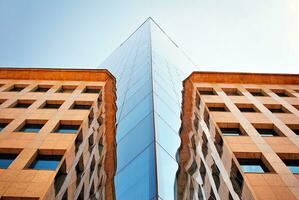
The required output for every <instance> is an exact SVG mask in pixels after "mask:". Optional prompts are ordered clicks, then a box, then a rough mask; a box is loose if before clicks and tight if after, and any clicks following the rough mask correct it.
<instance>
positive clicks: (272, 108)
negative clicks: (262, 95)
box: [264, 104, 290, 113]
mask: <svg viewBox="0 0 299 200" xmlns="http://www.w3.org/2000/svg"><path fill="white" fill-rule="evenodd" d="M264 106H266V107H267V108H268V109H269V110H270V111H271V112H272V113H290V112H289V111H288V110H287V109H286V108H285V107H283V106H282V105H279V104H265V105H264Z"/></svg>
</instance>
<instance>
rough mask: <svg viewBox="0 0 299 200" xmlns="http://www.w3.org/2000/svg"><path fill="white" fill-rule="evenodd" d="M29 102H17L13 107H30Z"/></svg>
mask: <svg viewBox="0 0 299 200" xmlns="http://www.w3.org/2000/svg"><path fill="white" fill-rule="evenodd" d="M31 104H32V103H31V102H17V103H16V104H15V105H14V106H13V107H14V108H28V107H29V106H31Z"/></svg>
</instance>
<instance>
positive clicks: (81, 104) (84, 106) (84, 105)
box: [71, 101, 92, 110]
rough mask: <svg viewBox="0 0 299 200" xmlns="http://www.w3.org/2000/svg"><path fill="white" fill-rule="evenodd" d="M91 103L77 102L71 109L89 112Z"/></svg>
mask: <svg viewBox="0 0 299 200" xmlns="http://www.w3.org/2000/svg"><path fill="white" fill-rule="evenodd" d="M91 104H92V103H91V102H84V101H82V102H77V101H76V102H75V103H74V104H73V105H72V106H71V109H74V110H89V109H90V108H91Z"/></svg>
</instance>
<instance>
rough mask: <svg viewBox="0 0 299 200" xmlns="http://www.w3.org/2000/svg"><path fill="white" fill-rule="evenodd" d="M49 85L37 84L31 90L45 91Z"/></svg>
mask: <svg viewBox="0 0 299 200" xmlns="http://www.w3.org/2000/svg"><path fill="white" fill-rule="evenodd" d="M51 87H52V86H51V85H38V86H37V87H36V88H34V89H33V90H32V92H47V91H48V90H49V89H50V88H51Z"/></svg>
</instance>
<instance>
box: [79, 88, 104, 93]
mask: <svg viewBox="0 0 299 200" xmlns="http://www.w3.org/2000/svg"><path fill="white" fill-rule="evenodd" d="M100 92H101V89H100V88H89V87H86V88H85V90H84V91H83V93H96V94H99V93H100Z"/></svg>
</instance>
